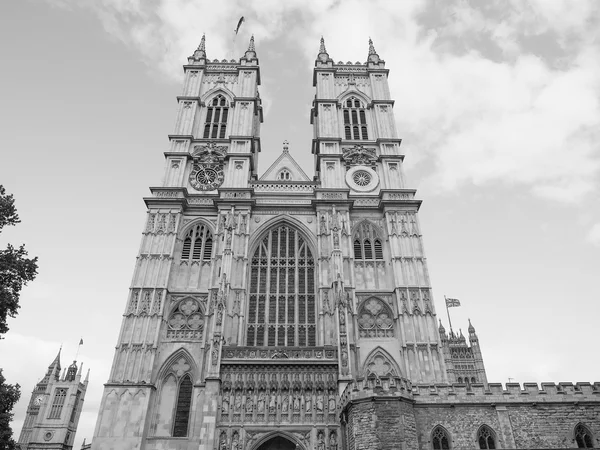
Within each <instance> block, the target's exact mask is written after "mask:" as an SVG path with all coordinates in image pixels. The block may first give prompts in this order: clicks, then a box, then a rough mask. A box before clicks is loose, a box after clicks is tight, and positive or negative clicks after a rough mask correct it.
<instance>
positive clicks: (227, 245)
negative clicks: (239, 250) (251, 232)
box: [225, 231, 231, 248]
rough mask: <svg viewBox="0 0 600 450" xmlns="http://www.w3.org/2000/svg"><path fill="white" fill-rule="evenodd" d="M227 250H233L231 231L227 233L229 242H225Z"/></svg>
mask: <svg viewBox="0 0 600 450" xmlns="http://www.w3.org/2000/svg"><path fill="white" fill-rule="evenodd" d="M225 248H231V231H228V232H227V241H226V242H225Z"/></svg>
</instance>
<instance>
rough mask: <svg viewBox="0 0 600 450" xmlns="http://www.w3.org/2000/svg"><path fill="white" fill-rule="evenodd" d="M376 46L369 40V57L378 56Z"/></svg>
mask: <svg viewBox="0 0 600 450" xmlns="http://www.w3.org/2000/svg"><path fill="white" fill-rule="evenodd" d="M376 54H377V52H376V51H375V46H374V45H373V41H372V40H371V38H369V55H376Z"/></svg>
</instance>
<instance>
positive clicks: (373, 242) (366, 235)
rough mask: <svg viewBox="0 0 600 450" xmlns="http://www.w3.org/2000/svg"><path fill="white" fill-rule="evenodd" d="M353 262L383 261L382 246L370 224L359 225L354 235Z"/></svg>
mask: <svg viewBox="0 0 600 450" xmlns="http://www.w3.org/2000/svg"><path fill="white" fill-rule="evenodd" d="M353 247H354V260H355V261H373V260H383V244H382V242H381V238H380V237H379V235H378V233H377V231H376V230H375V227H373V225H372V224H371V223H370V222H366V221H365V222H364V223H362V224H360V226H359V227H358V228H357V230H356V232H355V233H354V244H353Z"/></svg>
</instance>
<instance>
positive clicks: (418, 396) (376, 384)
mask: <svg viewBox="0 0 600 450" xmlns="http://www.w3.org/2000/svg"><path fill="white" fill-rule="evenodd" d="M370 397H399V398H404V399H406V400H408V401H410V402H413V403H415V404H417V405H418V404H431V403H436V404H439V403H441V404H454V403H460V404H473V403H476V404H490V405H495V404H498V403H505V404H508V403H523V404H532V403H533V404H536V403H553V402H554V403H575V404H577V403H580V402H600V382H594V383H588V382H580V383H575V384H573V383H570V382H559V383H541V384H538V383H523V385H521V384H520V383H506V384H504V385H503V384H502V383H489V384H487V385H486V384H483V383H478V384H471V385H467V384H457V383H455V384H415V385H413V384H412V383H411V382H410V380H407V379H404V378H391V377H381V378H365V379H359V380H355V381H354V382H352V383H350V384H349V385H348V386H347V387H346V389H345V390H344V392H343V393H342V395H341V398H340V408H341V409H344V408H345V407H346V405H347V404H348V403H349V402H350V401H353V400H358V399H363V398H370Z"/></svg>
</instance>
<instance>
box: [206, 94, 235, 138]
mask: <svg viewBox="0 0 600 450" xmlns="http://www.w3.org/2000/svg"><path fill="white" fill-rule="evenodd" d="M228 114H229V107H228V105H227V100H225V97H223V96H222V95H221V94H219V95H217V96H216V97H215V98H213V99H212V101H211V102H210V104H209V106H208V108H207V110H206V123H205V125H204V135H203V137H204V139H209V138H210V139H217V138H219V139H224V138H225V137H226V136H225V133H226V131H227V116H228Z"/></svg>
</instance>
